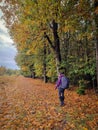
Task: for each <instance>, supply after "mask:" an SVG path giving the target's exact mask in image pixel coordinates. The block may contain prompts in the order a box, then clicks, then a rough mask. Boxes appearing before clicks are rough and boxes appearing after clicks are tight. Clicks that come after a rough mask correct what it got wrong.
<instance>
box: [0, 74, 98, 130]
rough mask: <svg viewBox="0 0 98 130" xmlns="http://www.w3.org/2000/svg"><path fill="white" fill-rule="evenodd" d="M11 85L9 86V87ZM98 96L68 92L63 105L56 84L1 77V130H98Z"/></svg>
mask: <svg viewBox="0 0 98 130" xmlns="http://www.w3.org/2000/svg"><path fill="white" fill-rule="evenodd" d="M6 84H7V85H6ZM97 121H98V97H97V96H96V95H95V94H94V93H93V92H92V93H90V94H89V93H87V94H86V95H84V96H78V95H77V94H76V92H75V91H72V90H66V91H65V106H64V107H60V106H59V98H58V92H57V91H55V90H54V85H53V84H50V83H47V84H45V83H44V82H43V81H42V80H38V79H30V78H24V77H22V76H19V77H17V78H15V77H0V130H8V129H11V130H14V129H19V130H23V129H24V130H32V129H34V130H36V129H40V130H43V129H46V130H48V129H49V130H50V129H52V130H71V129H73V130H79V129H81V130H89V129H93V130H96V129H97V128H98V127H97V126H98V122H97Z"/></svg>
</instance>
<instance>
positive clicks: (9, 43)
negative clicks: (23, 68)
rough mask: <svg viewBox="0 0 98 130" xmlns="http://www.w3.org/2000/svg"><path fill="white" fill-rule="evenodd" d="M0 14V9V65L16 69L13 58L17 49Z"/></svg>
mask: <svg viewBox="0 0 98 130" xmlns="http://www.w3.org/2000/svg"><path fill="white" fill-rule="evenodd" d="M1 16H2V12H1V11H0V66H4V67H6V68H10V69H18V66H17V64H16V62H15V60H14V58H15V56H16V54H17V50H16V48H15V45H13V40H12V39H11V37H10V36H9V34H8V30H7V28H6V27H5V25H4V21H3V20H2V19H1Z"/></svg>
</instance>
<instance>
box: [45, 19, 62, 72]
mask: <svg viewBox="0 0 98 130" xmlns="http://www.w3.org/2000/svg"><path fill="white" fill-rule="evenodd" d="M51 29H52V32H53V38H54V42H52V41H51V40H50V38H49V36H48V35H47V34H46V32H44V37H45V38H46V39H47V40H48V42H49V44H50V46H51V48H52V49H53V51H54V53H55V59H56V67H57V73H58V71H59V65H60V64H61V53H60V40H59V36H58V32H57V31H58V23H56V22H55V20H53V21H52V26H51Z"/></svg>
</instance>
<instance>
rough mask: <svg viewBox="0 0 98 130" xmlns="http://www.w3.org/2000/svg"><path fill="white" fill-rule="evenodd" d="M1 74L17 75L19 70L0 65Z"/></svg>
mask: <svg viewBox="0 0 98 130" xmlns="http://www.w3.org/2000/svg"><path fill="white" fill-rule="evenodd" d="M2 75H19V70H12V69H7V68H6V67H3V66H0V76H2Z"/></svg>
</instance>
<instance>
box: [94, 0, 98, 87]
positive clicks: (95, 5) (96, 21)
mask: <svg viewBox="0 0 98 130" xmlns="http://www.w3.org/2000/svg"><path fill="white" fill-rule="evenodd" d="M94 7H95V11H96V9H97V8H98V0H95V1H94ZM95 24H96V72H97V89H98V13H97V12H95Z"/></svg>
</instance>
